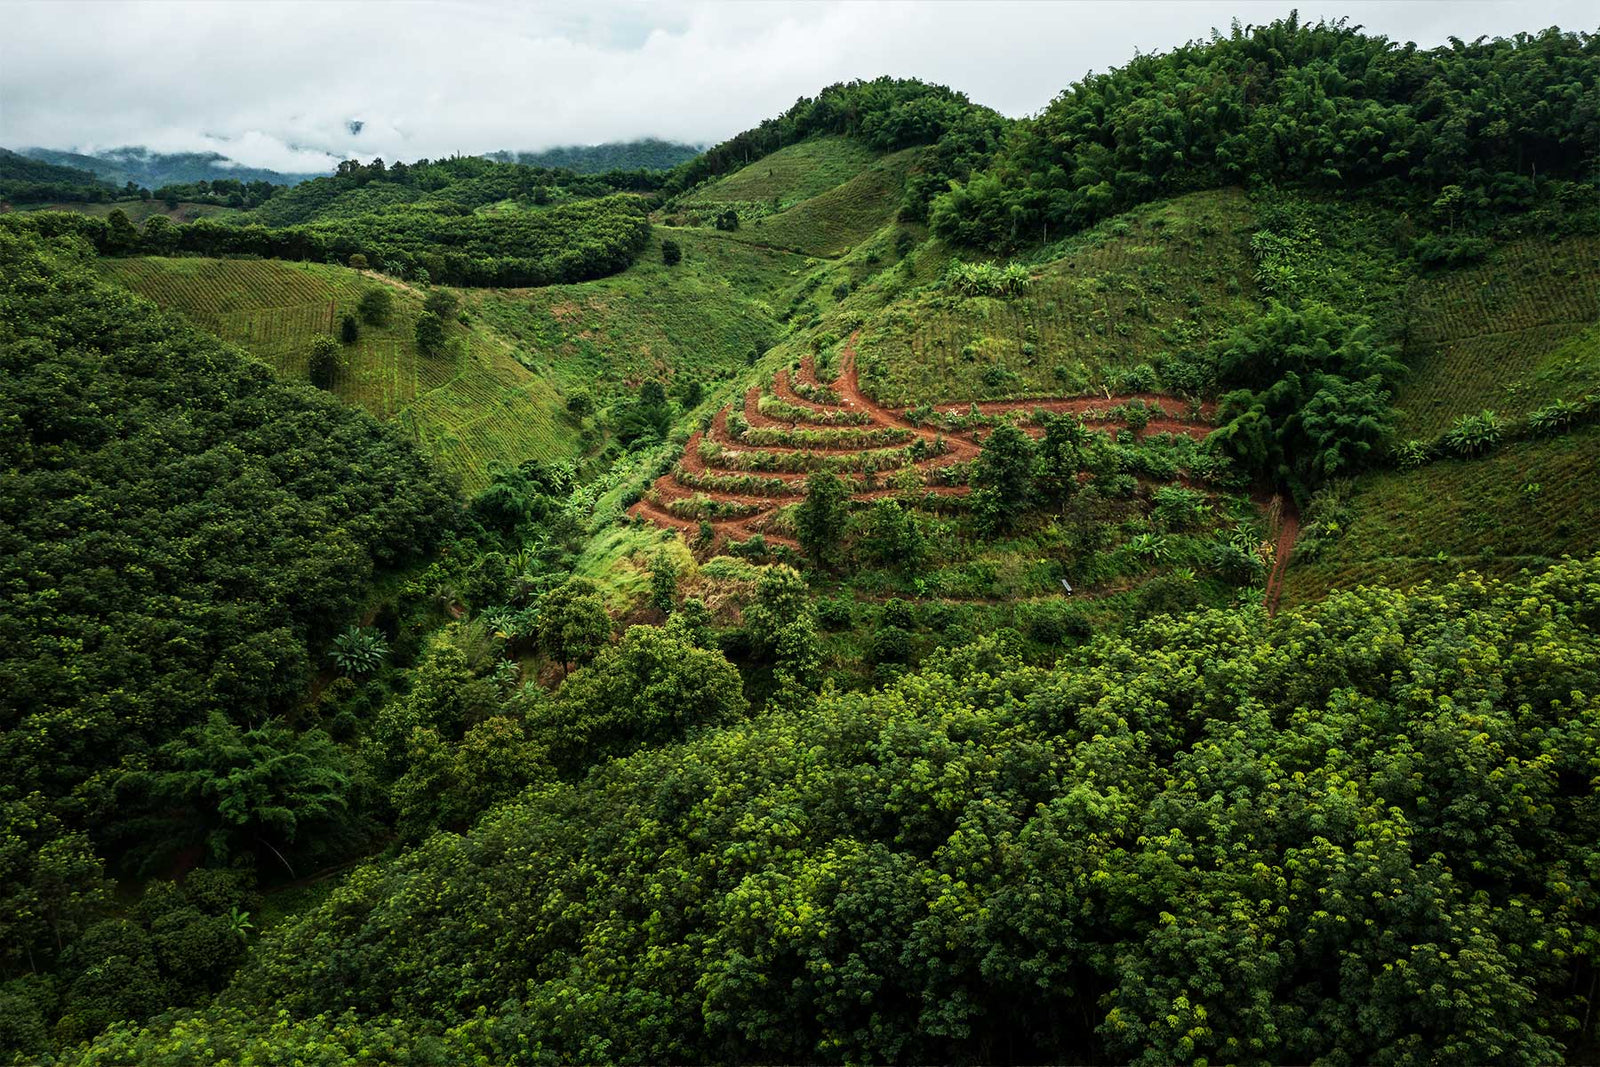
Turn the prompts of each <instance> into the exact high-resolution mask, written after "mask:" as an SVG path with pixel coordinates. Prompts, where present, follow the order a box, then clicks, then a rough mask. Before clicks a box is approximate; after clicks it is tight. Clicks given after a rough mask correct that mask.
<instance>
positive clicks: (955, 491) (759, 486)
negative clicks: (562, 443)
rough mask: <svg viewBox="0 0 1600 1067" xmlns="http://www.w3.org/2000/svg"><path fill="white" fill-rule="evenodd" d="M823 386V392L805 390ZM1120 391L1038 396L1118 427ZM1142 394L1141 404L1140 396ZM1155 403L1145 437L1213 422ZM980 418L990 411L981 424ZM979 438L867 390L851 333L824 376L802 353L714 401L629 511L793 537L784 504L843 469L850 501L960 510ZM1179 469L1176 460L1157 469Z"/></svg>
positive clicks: (728, 531) (717, 535)
mask: <svg viewBox="0 0 1600 1067" xmlns="http://www.w3.org/2000/svg"><path fill="white" fill-rule="evenodd" d="M822 396H826V397H829V398H831V399H830V400H829V401H827V402H819V401H817V400H813V399H808V397H822ZM1126 399H1128V398H1109V399H1104V398H1103V399H1098V400H1084V401H1072V400H1055V401H1049V402H1046V404H1047V405H1048V406H1054V407H1055V408H1056V409H1057V410H1062V411H1070V412H1078V413H1080V414H1082V415H1083V416H1084V418H1085V420H1086V422H1087V423H1088V424H1089V425H1092V426H1093V427H1094V428H1096V429H1099V430H1102V431H1104V432H1109V433H1115V432H1116V431H1118V430H1121V429H1124V428H1125V427H1126V425H1127V424H1126V422H1124V421H1122V419H1121V417H1120V416H1119V415H1118V414H1116V413H1115V411H1114V410H1112V409H1113V408H1115V405H1116V404H1117V403H1118V402H1119V401H1121V400H1126ZM1139 402H1140V406H1141V410H1143V408H1144V404H1145V401H1144V400H1143V399H1142V398H1140V400H1139ZM1000 407H1005V405H991V408H1000ZM1101 408H1105V409H1107V410H1101ZM1156 408H1159V409H1160V410H1159V411H1158V412H1157V413H1156V416H1155V417H1153V418H1151V419H1150V420H1149V422H1148V423H1147V424H1146V426H1145V431H1146V432H1148V433H1150V434H1151V435H1152V447H1153V448H1158V447H1159V446H1158V445H1157V444H1156V443H1155V442H1156V441H1158V440H1161V441H1164V440H1169V439H1171V440H1176V441H1179V442H1182V443H1184V444H1187V445H1189V446H1190V447H1191V448H1192V447H1193V440H1194V439H1196V438H1203V437H1204V436H1205V435H1206V434H1207V433H1209V431H1210V429H1211V427H1210V424H1209V423H1208V422H1206V421H1205V418H1207V417H1209V416H1210V414H1211V412H1210V411H1209V410H1207V411H1190V410H1188V407H1187V405H1185V404H1183V403H1182V402H1181V401H1178V400H1176V399H1175V398H1165V399H1161V398H1158V399H1157V400H1156V401H1154V402H1153V403H1152V408H1151V410H1155V409H1156ZM1116 410H1121V409H1116ZM989 414H991V415H994V416H997V417H998V416H1000V415H1002V414H1006V415H1014V416H1016V417H1017V418H1018V419H1019V420H1020V421H1021V422H1022V423H1023V424H1024V429H1025V431H1026V432H1028V433H1030V434H1031V435H1033V436H1039V435H1040V434H1041V433H1042V430H1041V429H1040V428H1039V427H1038V426H1036V425H1028V420H1029V413H1028V412H1024V411H1016V412H1001V411H999V410H992V411H990V412H989ZM989 428H990V426H989V424H988V423H985V424H984V425H983V426H982V427H981V429H985V430H987V429H989ZM1136 436H1137V435H1136ZM979 449H980V442H979V439H978V437H977V436H976V435H975V434H974V433H972V432H970V431H968V430H967V429H965V428H962V427H954V428H951V427H941V426H940V425H938V424H936V423H935V422H934V421H932V420H930V419H928V418H913V417H911V416H910V415H909V414H908V413H907V412H904V411H898V410H894V409H890V408H886V407H883V406H880V405H879V404H877V403H876V402H874V401H873V400H871V399H869V398H868V397H866V396H865V395H864V394H863V393H862V391H861V388H860V385H859V379H858V375H857V372H856V353H855V347H854V338H852V340H850V341H847V342H846V343H845V345H844V347H843V350H842V353H841V355H840V358H839V365H838V368H837V375H836V376H835V377H833V380H831V381H827V382H824V381H821V380H819V378H818V371H817V368H816V365H815V363H814V361H812V360H811V359H810V358H805V359H803V360H801V361H800V364H799V366H798V367H794V368H789V367H785V368H780V369H779V370H777V371H776V372H775V373H774V374H773V375H772V377H771V379H770V380H769V384H768V385H767V386H766V387H765V388H752V389H750V390H748V391H747V392H746V393H745V396H744V398H743V403H742V405H740V406H739V408H738V409H737V410H731V409H723V410H722V411H720V412H719V413H718V414H717V416H716V417H715V418H714V419H713V420H712V422H711V425H710V428H709V429H707V430H700V431H696V432H695V433H694V434H692V435H691V436H690V438H689V440H688V442H687V444H686V446H685V448H684V453H683V456H682V458H681V459H680V460H679V462H678V463H677V464H676V465H675V466H674V467H673V469H672V470H671V471H670V472H668V473H667V474H664V475H662V476H661V477H660V478H658V479H657V480H656V482H655V484H654V485H653V486H651V488H650V489H649V490H648V491H647V492H646V493H645V495H644V498H643V499H642V500H640V501H639V502H638V503H637V504H635V505H634V506H633V508H632V509H631V513H632V514H633V515H635V516H636V517H640V518H643V519H647V520H649V521H651V522H654V523H656V524H657V525H659V526H662V527H664V528H666V529H669V530H672V529H677V530H683V531H695V534H696V536H699V535H701V534H704V533H705V532H706V531H707V530H709V531H710V533H711V536H712V539H713V540H716V541H721V542H724V543H725V542H727V541H729V540H741V539H747V538H749V537H752V536H754V535H756V534H760V535H761V536H763V537H764V538H765V539H766V540H767V541H770V542H773V543H776V544H781V545H787V546H790V547H795V542H794V540H793V538H792V536H791V533H792V526H791V520H790V515H789V511H790V509H791V508H792V507H793V505H794V504H795V503H796V502H798V501H799V500H800V499H801V498H802V497H803V496H804V494H805V481H806V478H807V476H808V474H809V473H810V472H812V471H818V470H828V471H833V472H835V473H837V474H839V475H841V476H843V477H844V478H845V479H846V481H847V483H848V484H849V486H850V488H851V492H852V496H853V498H854V499H855V500H857V501H861V502H867V501H871V500H876V499H882V498H886V497H892V498H895V499H898V500H900V501H901V502H902V503H904V504H906V505H909V506H912V507H915V508H917V509H919V510H923V511H926V512H931V513H959V512H960V511H962V510H964V509H965V507H966V504H967V501H966V500H965V498H966V497H967V495H968V494H969V493H970V487H969V486H968V484H967V470H968V467H969V465H970V464H971V462H972V461H973V460H974V459H975V458H976V457H977V456H978V454H979ZM1183 473H1184V472H1182V471H1181V470H1178V469H1177V468H1176V467H1175V466H1173V467H1169V468H1168V469H1167V470H1166V471H1165V477H1166V478H1167V479H1168V480H1170V479H1172V478H1174V477H1178V476H1181V475H1182V474H1183ZM702 522H704V523H706V524H707V525H706V527H704V528H702V527H701V526H700V523H702Z"/></svg>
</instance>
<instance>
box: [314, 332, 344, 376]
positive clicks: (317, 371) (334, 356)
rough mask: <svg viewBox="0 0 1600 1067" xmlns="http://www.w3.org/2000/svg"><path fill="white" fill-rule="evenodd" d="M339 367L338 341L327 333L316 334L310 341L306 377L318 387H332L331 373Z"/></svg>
mask: <svg viewBox="0 0 1600 1067" xmlns="http://www.w3.org/2000/svg"><path fill="white" fill-rule="evenodd" d="M338 368H339V342H338V341H335V340H334V339H333V338H332V337H329V336H328V335H327V334H318V335H317V336H316V337H315V338H313V339H312V341H311V363H310V367H309V369H308V377H309V378H310V379H311V384H312V385H314V386H316V387H317V388H318V389H332V388H333V375H334V372H335V371H337V370H338Z"/></svg>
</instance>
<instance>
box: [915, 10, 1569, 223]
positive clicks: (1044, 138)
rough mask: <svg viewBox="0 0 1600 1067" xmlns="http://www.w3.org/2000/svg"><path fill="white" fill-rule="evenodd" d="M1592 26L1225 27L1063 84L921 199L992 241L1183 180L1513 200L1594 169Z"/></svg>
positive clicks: (942, 216) (1091, 216)
mask: <svg viewBox="0 0 1600 1067" xmlns="http://www.w3.org/2000/svg"><path fill="white" fill-rule="evenodd" d="M1597 151H1600V35H1595V34H1590V33H1584V32H1576V33H1567V32H1562V31H1560V30H1556V29H1550V30H1546V31H1544V32H1542V33H1538V34H1519V35H1518V36H1516V37H1514V38H1509V39H1506V38H1495V39H1494V40H1479V41H1473V42H1470V43H1469V42H1465V41H1459V40H1453V41H1452V42H1451V43H1450V44H1449V45H1445V46H1442V47H1439V48H1434V49H1420V48H1418V47H1416V46H1415V45H1400V44H1397V43H1396V42H1393V41H1390V40H1388V39H1387V38H1384V37H1377V36H1371V35H1368V34H1365V33H1363V32H1361V30H1360V28H1359V27H1356V26H1352V25H1349V24H1347V23H1345V22H1343V21H1340V22H1335V23H1329V22H1319V23H1316V24H1314V25H1313V24H1301V23H1299V22H1298V21H1297V20H1296V19H1293V18H1291V19H1288V20H1285V21H1280V22H1274V23H1271V24H1269V25H1266V26H1253V27H1248V28H1244V27H1240V26H1239V25H1238V24H1237V23H1236V24H1235V25H1234V27H1233V30H1232V32H1231V33H1230V34H1227V35H1221V34H1218V35H1216V36H1215V37H1214V39H1212V40H1209V41H1199V42H1195V43H1193V44H1189V45H1186V46H1184V47H1182V48H1177V49H1174V50H1173V51H1171V52H1165V53H1158V54H1155V55H1149V56H1141V57H1139V58H1138V59H1135V60H1134V61H1132V62H1131V63H1129V64H1127V65H1126V66H1124V67H1120V68H1117V69H1115V70H1112V71H1111V72H1109V73H1106V74H1099V75H1091V76H1090V77H1088V78H1085V79H1084V80H1082V81H1080V82H1077V83H1075V84H1074V85H1073V86H1072V87H1070V88H1069V89H1067V90H1066V91H1064V92H1063V93H1062V94H1061V95H1060V96H1059V97H1057V98H1056V99H1055V100H1054V101H1053V102H1052V103H1051V104H1050V106H1049V107H1047V108H1045V110H1044V111H1043V113H1041V114H1040V115H1039V116H1038V117H1037V118H1034V119H1031V120H1028V121H1026V122H1023V123H1020V124H1018V125H1017V126H1016V127H1015V128H1014V129H1013V130H1012V131H1011V133H1010V135H1009V136H1008V137H1007V139H1006V142H1005V145H1004V147H1003V148H1002V149H1001V150H1000V151H999V152H998V153H997V154H996V156H995V158H994V160H993V163H992V165H990V166H988V167H986V168H985V169H984V170H983V171H982V172H981V173H979V174H977V175H974V176H973V177H972V178H971V179H970V180H968V181H965V182H963V183H961V184H960V185H958V186H957V187H956V188H955V189H953V190H952V191H951V192H949V193H948V194H947V195H945V196H943V197H941V198H940V199H939V200H938V202H937V203H936V205H935V207H934V210H933V214H932V220H933V228H934V231H935V232H936V233H938V234H939V235H940V236H942V237H945V238H947V239H949V240H953V241H958V242H961V243H964V244H969V245H976V246H983V247H993V248H1002V247H1008V246H1015V245H1017V244H1021V243H1027V242H1030V241H1035V240H1038V239H1039V238H1040V237H1041V236H1045V235H1047V234H1048V233H1049V232H1054V233H1056V234H1058V235H1059V234H1062V233H1065V232H1068V231H1071V230H1075V229H1079V228H1081V227H1083V226H1085V225H1087V224H1089V223H1092V222H1095V221H1097V220H1099V219H1102V218H1105V217H1107V216H1109V215H1113V214H1116V213H1117V212H1119V211H1123V210H1126V209H1127V208H1129V207H1131V206H1133V205H1135V204H1139V203H1143V202H1145V201H1148V200H1153V199H1156V198H1159V197H1164V196H1171V195H1174V194H1176V193H1181V192H1184V191H1187V190H1191V189H1204V188H1210V187H1215V186H1218V185H1226V184H1230V183H1234V182H1262V181H1288V182H1304V183H1307V184H1310V185H1312V186H1316V187H1319V188H1325V189H1339V190H1346V189H1357V188H1362V187H1373V188H1376V189H1377V190H1379V191H1381V192H1383V193H1385V194H1388V195H1392V196H1398V197H1401V198H1404V199H1408V200H1413V201H1416V202H1418V203H1421V204H1426V203H1429V202H1431V201H1433V200H1434V199H1435V198H1436V197H1438V196H1439V195H1440V194H1441V192H1442V191H1443V190H1444V189H1445V188H1446V187H1452V188H1454V189H1456V190H1457V194H1456V195H1457V196H1458V198H1459V199H1460V202H1461V206H1462V207H1464V208H1472V207H1480V208H1500V207H1505V206H1508V205H1513V204H1526V203H1528V202H1529V201H1530V200H1531V199H1532V197H1533V196H1534V193H1535V188H1536V185H1535V183H1536V182H1537V181H1539V180H1541V179H1543V180H1549V179H1578V178H1585V177H1591V178H1592V177H1593V174H1592V170H1591V168H1592V166H1593V160H1594V158H1595V156H1596V153H1597Z"/></svg>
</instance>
